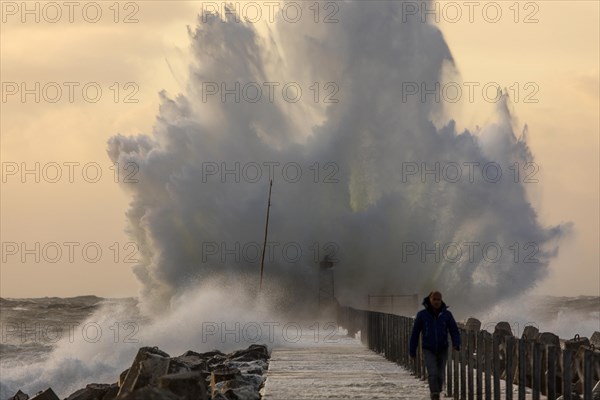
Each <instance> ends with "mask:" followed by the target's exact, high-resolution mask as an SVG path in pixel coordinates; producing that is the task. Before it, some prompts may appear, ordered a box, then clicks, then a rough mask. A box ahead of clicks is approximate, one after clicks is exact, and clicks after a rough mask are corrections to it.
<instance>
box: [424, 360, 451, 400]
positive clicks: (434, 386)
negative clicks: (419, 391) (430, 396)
mask: <svg viewBox="0 0 600 400" xmlns="http://www.w3.org/2000/svg"><path fill="white" fill-rule="evenodd" d="M423 360H424V361H425V368H427V380H428V381H429V391H430V392H431V393H441V391H442V386H443V385H444V377H445V376H446V374H445V372H446V360H448V349H444V350H442V351H439V352H437V353H435V352H433V351H431V350H427V349H423Z"/></svg>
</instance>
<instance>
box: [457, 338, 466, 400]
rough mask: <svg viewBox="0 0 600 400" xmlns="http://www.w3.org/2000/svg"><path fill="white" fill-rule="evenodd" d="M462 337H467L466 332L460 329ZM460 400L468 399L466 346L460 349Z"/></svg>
mask: <svg viewBox="0 0 600 400" xmlns="http://www.w3.org/2000/svg"><path fill="white" fill-rule="evenodd" d="M459 332H460V336H461V337H463V338H464V337H465V331H464V330H463V329H460V331H459ZM459 353H460V400H466V399H467V364H466V362H465V361H466V359H467V346H465V345H464V343H463V346H461V347H460V352H459Z"/></svg>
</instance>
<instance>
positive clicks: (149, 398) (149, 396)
mask: <svg viewBox="0 0 600 400" xmlns="http://www.w3.org/2000/svg"><path fill="white" fill-rule="evenodd" d="M118 400H181V397H179V396H177V395H176V394H174V393H171V392H170V391H168V390H166V389H162V388H158V387H154V386H146V387H143V388H141V389H138V390H136V391H135V392H130V393H125V394H124V395H122V396H121V395H119V397H118Z"/></svg>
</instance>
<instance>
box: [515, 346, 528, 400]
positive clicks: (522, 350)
mask: <svg viewBox="0 0 600 400" xmlns="http://www.w3.org/2000/svg"><path fill="white" fill-rule="evenodd" d="M517 343H518V349H519V355H518V358H519V400H525V365H526V364H527V354H526V353H525V351H526V348H527V347H526V346H527V343H526V342H525V340H523V339H520V340H517Z"/></svg>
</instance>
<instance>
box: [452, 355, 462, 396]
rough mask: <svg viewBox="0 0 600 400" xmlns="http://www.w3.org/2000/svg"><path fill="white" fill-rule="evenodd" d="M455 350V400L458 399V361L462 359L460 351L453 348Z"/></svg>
mask: <svg viewBox="0 0 600 400" xmlns="http://www.w3.org/2000/svg"><path fill="white" fill-rule="evenodd" d="M452 351H453V352H454V357H452V359H453V364H454V400H458V395H459V393H458V390H459V388H458V362H459V361H460V359H459V357H460V352H459V351H455V350H452Z"/></svg>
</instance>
